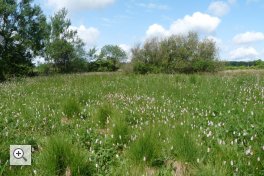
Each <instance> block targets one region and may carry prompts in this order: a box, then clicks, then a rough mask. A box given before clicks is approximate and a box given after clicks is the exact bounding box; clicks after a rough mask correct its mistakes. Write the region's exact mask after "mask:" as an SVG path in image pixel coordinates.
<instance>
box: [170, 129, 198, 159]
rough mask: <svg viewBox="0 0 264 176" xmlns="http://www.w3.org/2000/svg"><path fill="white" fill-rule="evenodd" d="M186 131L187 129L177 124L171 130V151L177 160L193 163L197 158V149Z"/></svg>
mask: <svg viewBox="0 0 264 176" xmlns="http://www.w3.org/2000/svg"><path fill="white" fill-rule="evenodd" d="M187 131H188V130H187V129H185V128H182V127H178V126H177V127H176V128H175V129H173V130H172V132H171V134H170V137H171V144H172V147H173V149H172V150H171V152H172V155H173V156H174V157H176V159H177V160H181V161H184V162H189V163H194V162H196V159H197V158H199V150H198V147H197V146H196V144H195V142H194V141H193V138H192V137H191V136H189V134H188V133H187Z"/></svg>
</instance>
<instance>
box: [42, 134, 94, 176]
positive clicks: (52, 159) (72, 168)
mask: <svg viewBox="0 0 264 176" xmlns="http://www.w3.org/2000/svg"><path fill="white" fill-rule="evenodd" d="M38 164H39V172H40V173H41V174H42V175H59V176H62V175H67V174H69V175H72V176H89V175H92V174H93V171H94V169H93V167H92V164H91V163H90V162H89V161H88V153H87V152H86V151H83V150H82V149H80V148H79V147H77V146H76V145H74V144H72V143H71V141H70V139H69V138H68V137H67V136H65V135H56V136H52V137H50V138H49V139H48V141H47V143H46V144H45V146H44V147H43V151H41V154H40V157H39V160H38Z"/></svg>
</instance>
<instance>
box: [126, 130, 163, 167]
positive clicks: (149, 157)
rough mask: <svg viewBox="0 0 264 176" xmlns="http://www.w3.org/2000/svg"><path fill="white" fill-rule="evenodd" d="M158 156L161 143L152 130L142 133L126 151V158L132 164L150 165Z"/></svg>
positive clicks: (155, 132)
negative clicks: (127, 157)
mask: <svg viewBox="0 0 264 176" xmlns="http://www.w3.org/2000/svg"><path fill="white" fill-rule="evenodd" d="M160 155H161V143H160V141H159V138H158V133H157V131H155V129H154V128H149V129H146V130H145V131H144V132H142V134H140V136H139V137H138V139H137V140H136V141H135V142H134V143H132V144H131V146H130V148H129V150H128V156H129V158H130V159H131V160H132V161H133V163H134V164H147V165H152V164H153V163H154V162H155V160H157V159H158V158H159V157H160Z"/></svg>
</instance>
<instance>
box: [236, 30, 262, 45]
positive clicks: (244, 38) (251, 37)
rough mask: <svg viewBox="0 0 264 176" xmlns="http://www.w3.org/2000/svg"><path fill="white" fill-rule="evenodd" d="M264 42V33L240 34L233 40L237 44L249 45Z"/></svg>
mask: <svg viewBox="0 0 264 176" xmlns="http://www.w3.org/2000/svg"><path fill="white" fill-rule="evenodd" d="M262 40H264V33H261V32H246V33H242V34H238V35H236V36H235V37H234V38H233V42H234V43H236V44H247V43H252V42H257V41H262Z"/></svg>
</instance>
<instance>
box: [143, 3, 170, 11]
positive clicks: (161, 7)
mask: <svg viewBox="0 0 264 176" xmlns="http://www.w3.org/2000/svg"><path fill="white" fill-rule="evenodd" d="M138 6H140V7H144V8H147V9H156V10H168V9H169V7H168V6H167V5H164V4H154V3H148V4H145V3H139V4H138Z"/></svg>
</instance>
